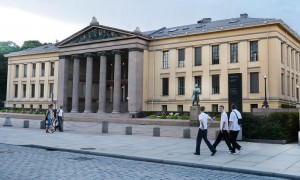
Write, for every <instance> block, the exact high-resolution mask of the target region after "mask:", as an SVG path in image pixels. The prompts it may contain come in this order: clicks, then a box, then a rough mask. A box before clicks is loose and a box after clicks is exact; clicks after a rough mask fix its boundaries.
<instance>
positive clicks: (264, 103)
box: [262, 75, 269, 108]
mask: <svg viewBox="0 0 300 180" xmlns="http://www.w3.org/2000/svg"><path fill="white" fill-rule="evenodd" d="M264 79H265V100H264V102H263V105H262V107H263V108H269V103H268V101H267V75H264Z"/></svg>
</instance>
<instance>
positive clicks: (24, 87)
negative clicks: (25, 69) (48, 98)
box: [23, 84, 26, 98]
mask: <svg viewBox="0 0 300 180" xmlns="http://www.w3.org/2000/svg"><path fill="white" fill-rule="evenodd" d="M25 97H26V84H23V98H25Z"/></svg>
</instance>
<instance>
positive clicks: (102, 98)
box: [98, 52, 107, 113]
mask: <svg viewBox="0 0 300 180" xmlns="http://www.w3.org/2000/svg"><path fill="white" fill-rule="evenodd" d="M98 54H99V55H100V76H99V109H98V113H105V107H106V63H107V57H106V54H105V52H99V53H98Z"/></svg>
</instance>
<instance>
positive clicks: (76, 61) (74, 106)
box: [71, 55, 80, 113]
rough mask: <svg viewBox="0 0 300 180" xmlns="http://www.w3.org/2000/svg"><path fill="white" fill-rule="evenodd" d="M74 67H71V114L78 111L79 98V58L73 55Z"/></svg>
mask: <svg viewBox="0 0 300 180" xmlns="http://www.w3.org/2000/svg"><path fill="white" fill-rule="evenodd" d="M73 57H74V65H73V90H72V110H71V112H72V113H76V112H78V111H79V108H78V106H79V104H78V102H79V96H78V89H79V73H80V72H79V70H80V68H79V66H80V56H79V55H74V56H73Z"/></svg>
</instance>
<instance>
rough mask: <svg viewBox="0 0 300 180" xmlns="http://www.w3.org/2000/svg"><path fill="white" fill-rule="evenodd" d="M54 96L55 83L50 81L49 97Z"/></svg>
mask: <svg viewBox="0 0 300 180" xmlns="http://www.w3.org/2000/svg"><path fill="white" fill-rule="evenodd" d="M52 96H53V83H49V98H52Z"/></svg>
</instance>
